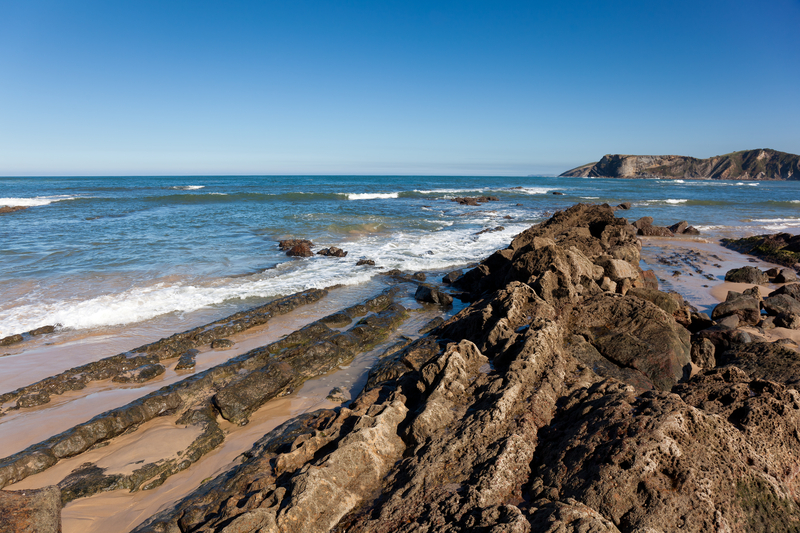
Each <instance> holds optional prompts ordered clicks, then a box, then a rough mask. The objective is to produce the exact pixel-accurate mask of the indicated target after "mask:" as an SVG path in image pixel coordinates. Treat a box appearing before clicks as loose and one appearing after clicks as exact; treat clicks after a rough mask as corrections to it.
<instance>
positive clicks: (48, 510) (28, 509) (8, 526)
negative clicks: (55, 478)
mask: <svg viewBox="0 0 800 533" xmlns="http://www.w3.org/2000/svg"><path fill="white" fill-rule="evenodd" d="M0 531H2V532H3V533H61V491H60V490H59V489H58V487H56V486H53V485H51V486H48V487H44V488H41V489H32V490H19V491H10V490H0Z"/></svg>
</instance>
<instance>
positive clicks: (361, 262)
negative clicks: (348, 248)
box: [356, 259, 375, 266]
mask: <svg viewBox="0 0 800 533" xmlns="http://www.w3.org/2000/svg"><path fill="white" fill-rule="evenodd" d="M361 265H367V266H375V261H373V260H372V259H359V260H358V262H357V263H356V266H361Z"/></svg>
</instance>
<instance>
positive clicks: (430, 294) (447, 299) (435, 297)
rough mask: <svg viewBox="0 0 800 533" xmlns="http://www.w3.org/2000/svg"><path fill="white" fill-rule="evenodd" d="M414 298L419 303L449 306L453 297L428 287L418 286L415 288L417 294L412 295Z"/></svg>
mask: <svg viewBox="0 0 800 533" xmlns="http://www.w3.org/2000/svg"><path fill="white" fill-rule="evenodd" d="M414 298H415V299H417V300H419V301H421V302H429V303H434V304H439V305H451V304H452V303H453V297H452V296H450V295H449V294H447V293H445V292H442V291H440V290H439V289H437V288H436V287H431V286H430V285H420V286H419V287H417V292H415V293H414Z"/></svg>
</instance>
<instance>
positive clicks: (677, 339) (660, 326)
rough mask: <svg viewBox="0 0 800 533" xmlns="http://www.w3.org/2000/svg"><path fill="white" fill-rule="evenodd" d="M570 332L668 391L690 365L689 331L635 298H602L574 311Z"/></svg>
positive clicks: (658, 310) (656, 307)
mask: <svg viewBox="0 0 800 533" xmlns="http://www.w3.org/2000/svg"><path fill="white" fill-rule="evenodd" d="M572 324H573V327H574V331H575V332H576V333H578V334H582V335H584V337H586V339H587V340H588V341H589V342H590V343H591V344H592V345H593V346H594V347H595V348H596V349H597V351H598V352H600V354H602V355H603V357H605V358H606V359H608V360H610V361H612V362H613V363H615V364H616V365H618V366H620V367H623V368H632V369H635V370H638V371H639V372H641V373H642V374H644V376H646V377H647V378H648V379H649V380H650V381H651V382H652V383H653V385H654V386H655V387H656V388H658V389H661V390H669V389H670V388H672V386H673V385H675V384H676V383H677V382H678V380H680V379H681V378H682V377H683V375H684V369H685V367H686V366H687V365H688V364H689V363H690V362H691V352H690V351H691V339H690V335H689V332H688V331H687V330H686V328H684V327H683V326H681V325H680V324H678V323H677V322H675V319H674V318H673V317H672V315H671V314H668V313H667V312H666V311H664V310H663V309H661V308H660V307H658V306H657V305H655V304H653V303H651V302H649V301H647V300H642V299H641V298H637V297H635V296H619V295H612V294H607V293H603V294H600V295H598V296H596V297H594V298H592V299H590V300H588V301H586V302H584V304H583V305H581V306H580V307H579V308H578V309H576V310H575V311H574V312H573V316H572Z"/></svg>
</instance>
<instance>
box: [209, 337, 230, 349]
mask: <svg viewBox="0 0 800 533" xmlns="http://www.w3.org/2000/svg"><path fill="white" fill-rule="evenodd" d="M234 344H236V343H235V342H233V341H232V340H230V339H214V340H213V341H211V349H212V350H227V349H228V348H233V345H234Z"/></svg>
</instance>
